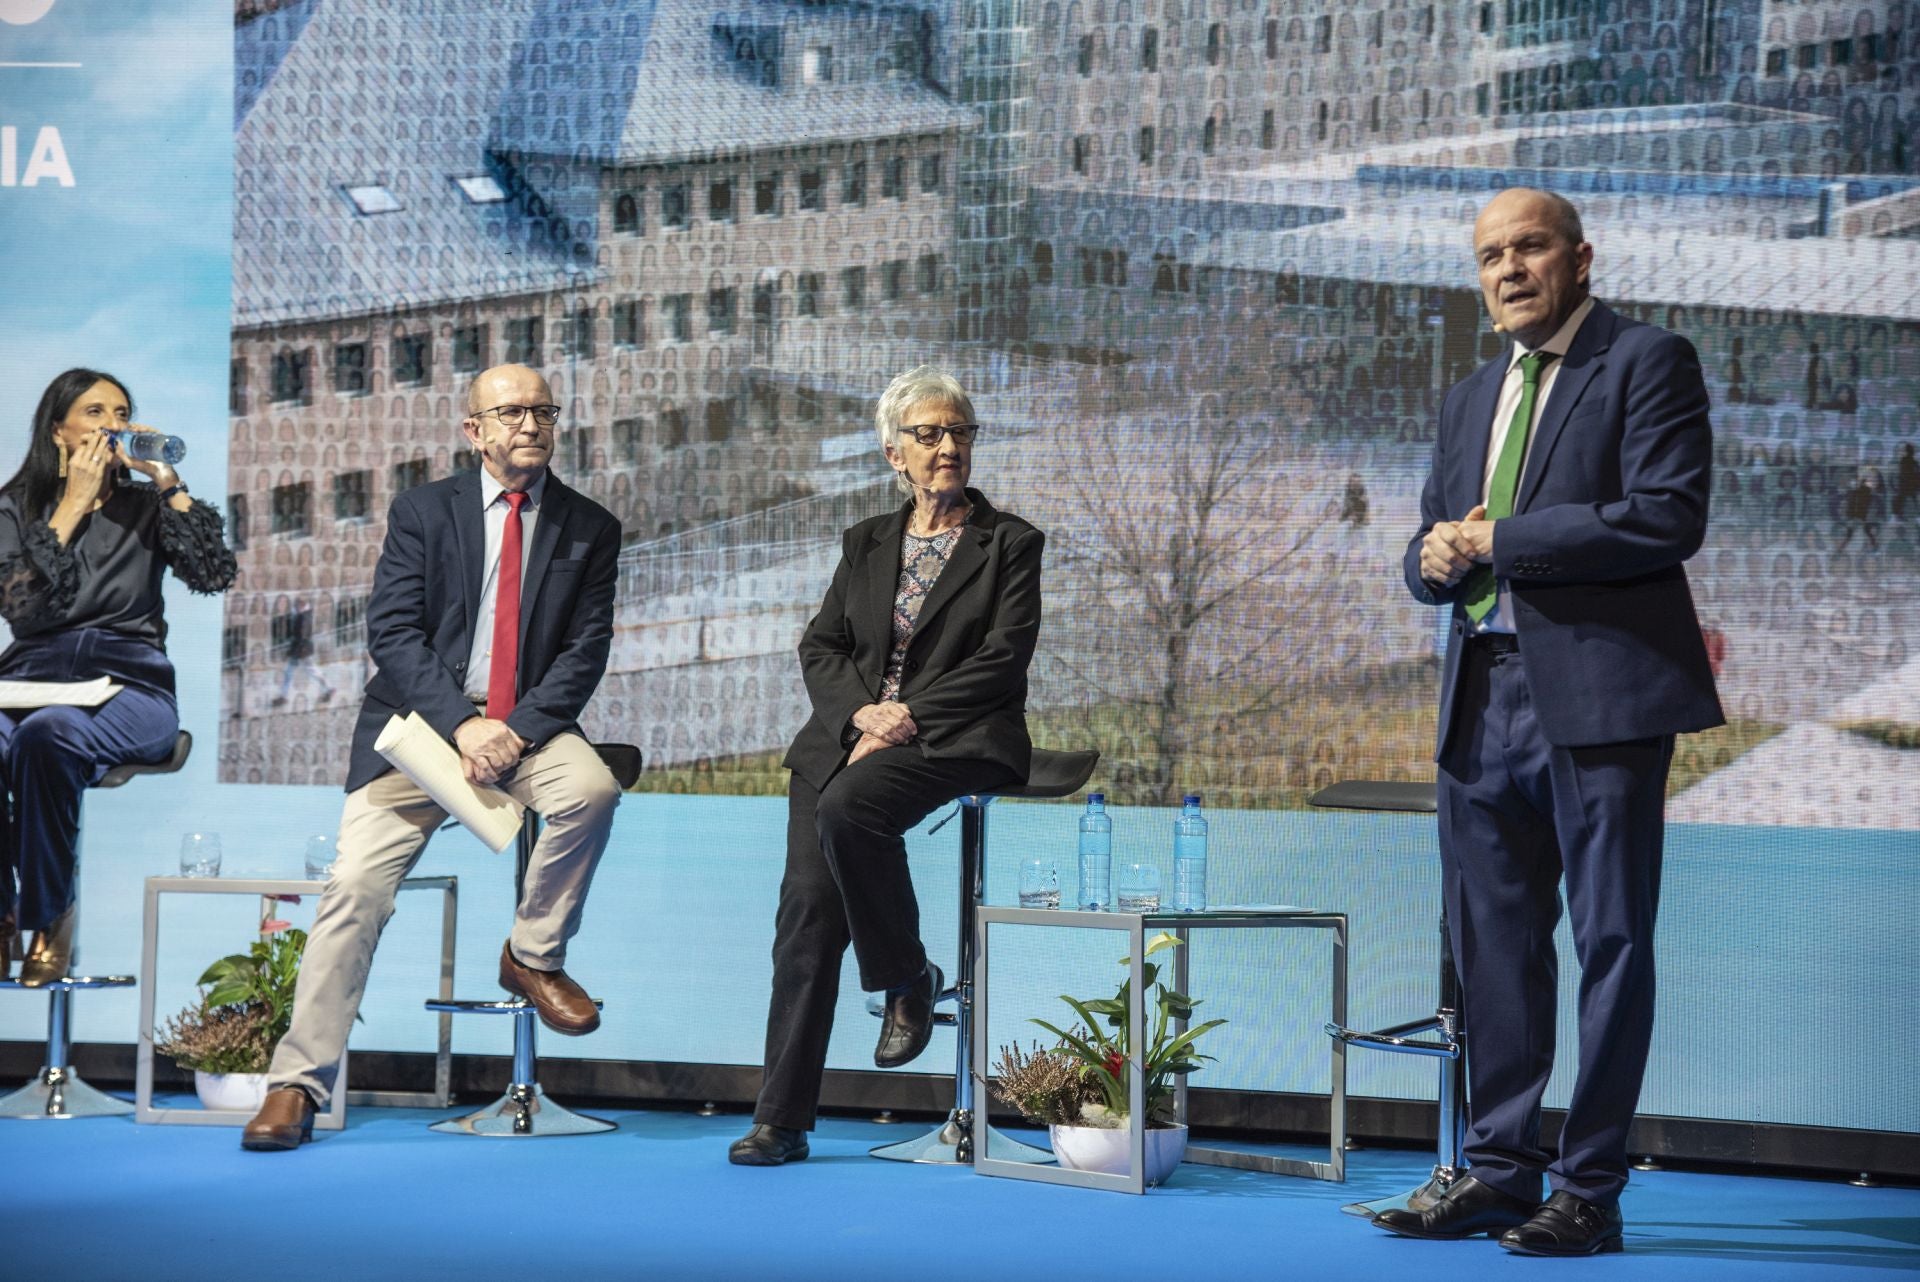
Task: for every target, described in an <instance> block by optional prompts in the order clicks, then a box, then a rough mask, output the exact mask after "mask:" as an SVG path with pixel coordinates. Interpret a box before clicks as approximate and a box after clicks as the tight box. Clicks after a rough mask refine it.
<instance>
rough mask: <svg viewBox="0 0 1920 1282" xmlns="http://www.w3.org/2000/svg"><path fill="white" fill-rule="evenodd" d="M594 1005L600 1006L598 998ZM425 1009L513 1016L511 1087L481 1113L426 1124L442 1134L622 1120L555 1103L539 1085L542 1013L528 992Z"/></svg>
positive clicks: (515, 1135) (556, 1129) (536, 1133)
mask: <svg viewBox="0 0 1920 1282" xmlns="http://www.w3.org/2000/svg"><path fill="white" fill-rule="evenodd" d="M593 1004H594V1007H595V1008H596V1009H597V1008H598V1007H599V1006H600V1002H599V999H598V998H596V999H595V1000H594V1003H593ZM427 1009H428V1010H431V1011H445V1012H447V1013H448V1014H452V1015H511V1016H512V1017H513V1085H511V1086H509V1087H507V1093H506V1094H505V1095H502V1096H501V1097H500V1098H499V1099H497V1100H495V1101H494V1102H493V1103H491V1104H489V1105H487V1106H486V1107H485V1108H483V1109H481V1110H480V1111H479V1112H477V1113H469V1114H467V1115H466V1116H465V1117H450V1118H448V1119H447V1120H446V1121H444V1122H435V1123H433V1124H432V1125H431V1126H429V1127H428V1128H427V1129H428V1130H430V1131H439V1132H440V1133H441V1134H443V1135H484V1136H489V1137H495V1138H500V1139H525V1138H538V1137H540V1136H542V1135H593V1134H596V1133H598V1132H600V1131H611V1130H614V1129H616V1128H617V1127H618V1123H616V1122H609V1121H606V1120H605V1119H603V1118H598V1117H588V1116H587V1115H586V1114H585V1113H576V1112H574V1111H573V1110H572V1109H570V1108H567V1107H566V1106H565V1105H563V1104H556V1103H554V1102H553V1101H552V1100H550V1099H548V1098H547V1093H546V1092H545V1091H544V1090H542V1089H540V1081H539V1075H538V1073H537V1072H536V1071H535V1065H536V1063H537V1062H538V1060H539V1056H540V1051H539V1044H538V1041H537V1032H536V1029H537V1028H538V1024H537V1022H536V1021H537V1020H538V1019H539V1016H538V1015H537V1014H536V1013H535V1011H534V1006H533V1003H532V1002H530V1001H528V1000H527V999H526V998H524V997H515V998H513V999H512V1000H510V1001H498V1002H473V1001H458V1000H447V1001H430V1002H428V1003H427Z"/></svg>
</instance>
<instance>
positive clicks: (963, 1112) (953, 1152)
mask: <svg viewBox="0 0 1920 1282" xmlns="http://www.w3.org/2000/svg"><path fill="white" fill-rule="evenodd" d="M1099 763H1100V754H1099V752H1098V751H1096V750H1092V749H1087V750H1082V751H1074V752H1056V751H1052V750H1049V749H1044V748H1035V749H1034V750H1033V764H1032V766H1031V767H1030V768H1029V769H1028V771H1027V780H1026V782H1025V783H1018V784H1009V785H1008V786H1007V787H1005V788H997V789H995V790H994V791H992V792H985V793H977V794H974V795H972V796H966V797H962V798H960V964H959V965H958V967H956V968H955V970H954V985H953V987H952V988H949V989H948V990H947V991H946V992H944V993H942V994H940V997H939V1001H940V1002H951V1003H952V1011H951V1013H949V1012H947V1011H940V1010H936V1011H935V1012H934V1022H935V1023H938V1024H952V1025H953V1026H954V1029H955V1036H954V1070H953V1109H952V1110H951V1111H950V1112H949V1113H948V1114H947V1120H946V1121H945V1122H944V1123H942V1124H941V1125H940V1126H937V1127H935V1128H934V1129H933V1130H931V1131H929V1132H928V1133H927V1134H925V1135H922V1136H919V1137H917V1138H914V1139H910V1140H901V1141H899V1142H898V1143H894V1144H882V1145H880V1146H879V1147H878V1148H875V1149H872V1150H870V1151H871V1152H872V1154H873V1156H875V1157H883V1158H886V1159H887V1160H888V1161H890V1162H935V1163H940V1164H943V1165H967V1166H971V1165H972V1164H973V1088H974V1081H973V1072H972V1062H973V1038H974V1035H975V1032H976V1030H975V1029H974V1026H973V910H974V909H975V908H977V907H979V905H980V902H981V895H982V892H983V891H984V890H985V887H986V868H987V807H988V806H989V805H991V804H992V803H993V801H994V799H995V798H998V797H1029V798H1034V799H1051V798H1059V797H1071V796H1072V795H1073V794H1074V793H1076V792H1079V791H1080V790H1081V789H1082V788H1084V787H1086V786H1087V780H1089V779H1091V778H1093V768H1094V767H1095V766H1096V765H1098V764H1099ZM884 997H885V995H884V994H875V995H874V996H873V997H870V998H868V1000H867V1010H868V1011H869V1012H871V1013H873V1014H875V1015H878V1014H881V1013H882V1011H883V1009H884V1004H885V1003H884ZM987 1143H988V1144H989V1145H990V1146H991V1149H992V1152H991V1156H993V1157H995V1158H997V1159H1000V1160H1002V1161H1008V1162H1034V1163H1039V1162H1051V1161H1052V1160H1053V1154H1052V1153H1049V1152H1047V1151H1046V1150H1045V1149H1039V1148H1034V1147H1033V1146H1032V1145H1030V1144H1022V1143H1021V1142H1020V1141H1018V1140H1015V1139H1009V1138H1008V1137H1007V1136H1005V1135H1002V1134H1001V1133H1000V1132H999V1131H998V1130H995V1129H993V1128H991V1127H989V1128H988V1131H987Z"/></svg>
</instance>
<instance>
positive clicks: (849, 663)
mask: <svg viewBox="0 0 1920 1282" xmlns="http://www.w3.org/2000/svg"><path fill="white" fill-rule="evenodd" d="M967 496H968V498H970V499H972V500H973V511H972V513H971V514H969V516H968V517H967V524H966V527H965V530H964V532H963V533H962V534H961V535H960V537H959V540H958V541H957V542H956V543H955V544H954V548H953V553H952V555H951V557H949V559H948V561H947V565H946V568H945V569H943V570H942V571H941V572H940V577H939V578H938V579H936V580H935V581H934V585H933V590H932V591H930V592H928V593H927V599H926V602H925V603H924V604H923V605H922V606H921V607H920V617H919V619H918V620H917V621H916V623H915V624H914V629H913V639H912V640H911V641H910V642H909V643H908V645H907V657H906V664H905V667H904V668H903V670H902V672H901V681H900V702H901V703H904V704H906V705H907V708H908V709H909V711H911V712H912V714H913V721H914V725H915V726H917V727H918V728H919V732H920V733H919V736H918V737H917V738H916V739H915V740H914V741H913V742H914V743H915V744H917V745H918V746H919V748H920V750H921V751H922V752H923V753H925V754H926V755H927V756H928V757H967V758H980V759H984V760H988V761H1000V762H1004V763H1006V764H1007V765H1009V766H1011V767H1013V768H1014V769H1015V770H1017V771H1019V772H1020V777H1021V778H1022V779H1025V778H1026V776H1027V771H1028V769H1029V768H1030V767H1031V766H1032V764H1033V741H1032V740H1031V739H1030V738H1028V737H1027V665H1028V664H1029V663H1031V662H1032V661H1033V647H1034V643H1035V642H1036V641H1038V640H1039V637H1040V561H1041V554H1042V552H1043V550H1044V549H1045V547H1046V542H1047V541H1046V536H1045V535H1043V534H1041V533H1040V531H1039V530H1037V529H1035V528H1034V527H1033V526H1031V525H1028V524H1027V523H1026V522H1025V521H1023V520H1021V519H1020V518H1019V517H1017V516H1014V515H1013V514H1012V513H1010V512H1002V511H999V510H998V509H996V508H995V507H994V506H993V505H992V504H991V503H989V502H987V500H986V498H985V497H984V496H982V495H981V494H980V492H979V491H977V490H968V491H967ZM912 510H913V504H912V503H911V501H909V502H908V503H906V504H905V505H903V506H902V507H900V508H899V509H898V510H897V511H893V512H889V513H887V514H886V515H884V516H876V517H873V518H871V519H869V520H865V521H862V522H860V524H858V525H856V526H854V527H853V528H852V529H850V530H848V531H847V532H846V533H845V535H843V536H842V539H841V551H842V555H841V557H840V564H839V566H838V567H837V568H836V569H835V570H834V572H833V583H832V585H831V586H830V587H828V589H827V598H826V600H825V602H823V603H822V604H821V606H820V613H818V614H816V615H815V616H814V617H813V620H812V621H811V622H809V623H808V624H807V630H806V632H805V633H804V634H803V635H802V636H801V638H800V671H801V675H802V677H803V679H804V680H805V682H806V686H807V697H808V699H809V700H810V701H811V702H812V704H813V715H812V716H811V717H809V718H808V719H807V724H806V725H804V726H802V727H801V728H800V733H799V734H798V735H797V736H796V737H795V738H794V741H793V746H792V747H791V748H789V749H788V750H787V756H786V760H785V761H784V762H783V763H782V764H783V765H785V766H786V767H787V768H788V769H789V770H792V771H793V772H794V773H796V774H798V775H799V776H800V777H801V778H803V779H805V780H806V781H807V782H808V783H811V784H812V785H813V786H814V787H815V788H825V787H826V786H827V784H828V782H829V781H830V780H831V779H832V778H833V776H834V775H835V774H836V773H837V772H838V771H839V769H840V767H841V766H843V765H844V764H846V760H847V754H848V753H849V752H850V751H851V750H852V748H853V745H854V744H855V743H856V742H858V740H859V738H860V732H859V731H858V730H856V729H854V726H853V714H854V713H855V712H858V711H859V710H860V709H861V708H863V707H865V706H866V705H867V704H869V703H873V702H875V701H876V700H878V698H879V696H880V682H881V680H882V679H883V678H884V677H885V676H886V671H887V656H888V655H889V654H891V653H892V651H893V598H894V594H895V592H896V590H897V589H898V587H899V583H900V540H901V536H902V535H904V534H905V533H906V528H907V516H908V514H909V513H910V512H911V511H912Z"/></svg>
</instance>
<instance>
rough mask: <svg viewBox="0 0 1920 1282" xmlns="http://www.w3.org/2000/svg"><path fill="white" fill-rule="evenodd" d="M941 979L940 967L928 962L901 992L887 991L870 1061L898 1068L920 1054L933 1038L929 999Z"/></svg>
mask: <svg viewBox="0 0 1920 1282" xmlns="http://www.w3.org/2000/svg"><path fill="white" fill-rule="evenodd" d="M945 982H946V977H945V976H944V975H942V974H941V973H940V968H939V967H938V966H936V965H934V964H933V963H932V962H928V963H927V968H926V969H925V970H923V971H921V972H920V978H919V979H916V980H915V981H914V982H913V983H912V984H911V985H909V986H908V987H907V990H906V991H905V992H900V993H889V994H887V1009H886V1013H885V1015H883V1016H882V1017H881V1020H880V1044H879V1045H878V1046H875V1047H874V1048H873V1062H874V1063H876V1064H878V1065H879V1066H880V1067H881V1068H898V1067H900V1066H901V1065H902V1064H910V1063H912V1062H913V1061H914V1060H916V1059H918V1058H919V1057H920V1052H921V1051H923V1050H925V1049H927V1043H928V1042H929V1041H930V1040H932V1038H933V1002H934V999H935V998H936V997H938V996H940V989H941V986H942V985H943V984H944V983H945Z"/></svg>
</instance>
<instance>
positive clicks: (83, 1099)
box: [0, 1068, 133, 1122]
mask: <svg viewBox="0 0 1920 1282" xmlns="http://www.w3.org/2000/svg"><path fill="white" fill-rule="evenodd" d="M132 1112H133V1105H131V1104H129V1103H127V1102H126V1101H125V1100H122V1099H115V1098H114V1097H113V1096H111V1095H109V1094H107V1093H106V1092H105V1091H103V1090H100V1089H99V1088H98V1087H93V1086H89V1085H87V1084H86V1082H85V1081H83V1080H81V1077H80V1074H78V1073H76V1072H74V1071H73V1070H72V1069H71V1068H43V1069H41V1070H40V1075H39V1076H38V1077H36V1078H34V1080H32V1081H31V1082H28V1083H27V1084H26V1085H25V1086H22V1087H21V1088H20V1089H19V1090H17V1091H14V1092H13V1093H12V1094H11V1095H7V1096H4V1097H0V1117H8V1118H16V1119H18V1120H20V1121H23V1122H30V1121H34V1120H40V1121H56V1122H57V1121H62V1120H64V1119H67V1118H73V1117H119V1116H121V1115H122V1114H128V1113H132Z"/></svg>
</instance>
